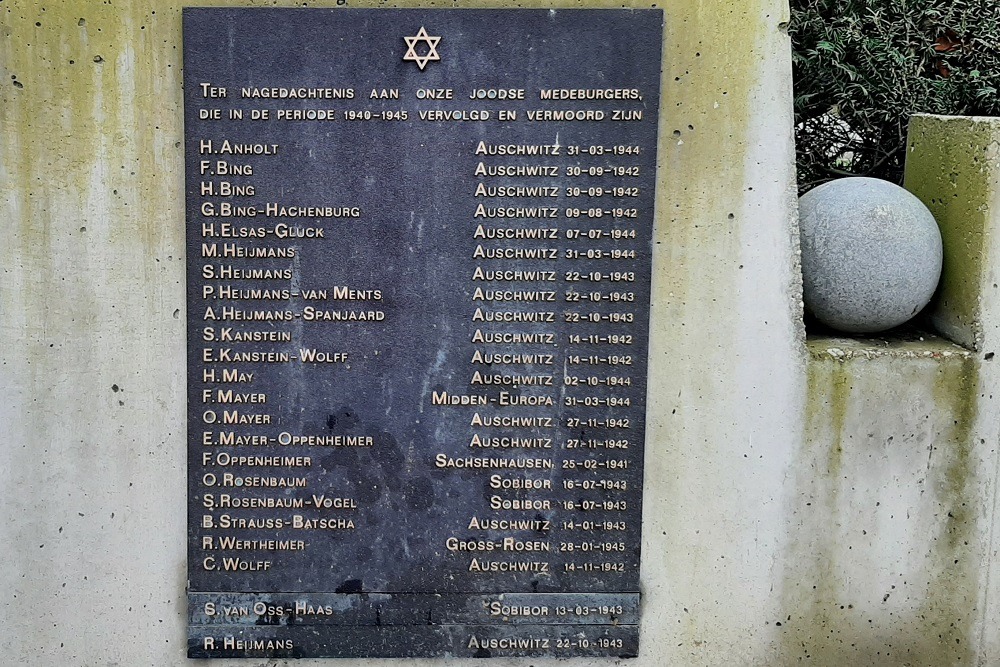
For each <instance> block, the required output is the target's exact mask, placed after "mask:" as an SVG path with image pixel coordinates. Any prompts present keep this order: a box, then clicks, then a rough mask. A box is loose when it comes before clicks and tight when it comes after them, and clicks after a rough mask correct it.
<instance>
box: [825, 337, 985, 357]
mask: <svg viewBox="0 0 1000 667" xmlns="http://www.w3.org/2000/svg"><path fill="white" fill-rule="evenodd" d="M806 349H807V350H808V352H809V359H810V360H811V361H826V360H831V359H832V360H836V361H850V360H852V359H868V360H872V359H882V358H893V359H953V358H956V357H957V358H960V359H971V358H972V356H973V354H972V353H971V352H969V351H968V350H966V349H965V348H963V347H961V346H959V345H956V344H955V343H952V342H951V341H949V340H946V339H944V338H941V337H940V336H935V335H933V334H928V333H924V332H921V331H916V330H907V331H904V332H902V333H897V334H895V335H893V336H884V337H882V336H877V337H868V338H843V337H839V336H810V337H809V338H808V339H807V340H806Z"/></svg>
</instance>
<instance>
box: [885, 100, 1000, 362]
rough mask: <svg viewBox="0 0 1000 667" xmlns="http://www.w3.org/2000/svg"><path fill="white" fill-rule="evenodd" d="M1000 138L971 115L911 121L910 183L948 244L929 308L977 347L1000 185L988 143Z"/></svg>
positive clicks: (947, 328) (954, 334) (945, 328)
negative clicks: (990, 235)
mask: <svg viewBox="0 0 1000 667" xmlns="http://www.w3.org/2000/svg"><path fill="white" fill-rule="evenodd" d="M995 142H996V137H995V136H994V133H993V131H992V127H991V126H989V125H987V124H985V123H977V122H976V121H975V120H974V119H971V118H964V119H955V118H948V119H942V118H939V117H933V116H918V117H914V118H913V119H912V120H911V121H910V132H909V138H908V153H907V159H906V172H905V179H904V182H905V187H906V189H907V190H909V191H910V192H912V193H913V194H915V195H916V196H917V197H918V198H919V199H920V200H921V201H922V202H923V203H924V205H925V206H927V208H928V209H930V211H931V213H933V214H934V218H935V219H936V220H937V222H938V227H939V228H940V230H941V237H942V241H943V244H944V263H943V266H942V274H941V283H940V286H939V288H938V293H937V294H936V295H935V298H934V302H933V303H932V304H931V305H930V306H929V311H930V312H931V313H932V318H933V319H934V321H935V324H936V325H937V326H939V327H940V328H941V330H942V332H943V333H945V334H946V335H948V336H949V337H951V338H953V339H955V340H956V341H957V342H959V343H961V344H963V345H966V346H968V347H970V348H974V349H978V347H979V346H980V345H981V343H982V341H981V338H982V326H981V323H980V311H981V304H980V283H981V282H982V280H983V279H984V278H983V275H982V273H983V266H984V253H985V252H986V250H987V248H986V245H985V244H986V234H987V233H989V231H990V230H989V229H988V227H989V225H988V222H989V215H990V211H989V209H990V206H991V204H992V200H993V197H994V196H995V187H996V184H995V183H991V182H990V179H991V175H992V174H993V170H994V169H995V166H994V165H991V164H989V162H988V161H989V160H990V159H992V158H991V151H989V150H988V148H989V147H990V146H991V144H995ZM993 152H995V151H993Z"/></svg>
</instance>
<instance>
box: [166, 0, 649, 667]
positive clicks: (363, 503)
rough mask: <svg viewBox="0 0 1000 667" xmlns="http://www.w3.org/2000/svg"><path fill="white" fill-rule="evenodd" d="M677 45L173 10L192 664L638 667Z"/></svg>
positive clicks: (577, 14)
mask: <svg viewBox="0 0 1000 667" xmlns="http://www.w3.org/2000/svg"><path fill="white" fill-rule="evenodd" d="M662 21H663V16H662V13H661V12H660V11H653V10H642V11H636V10H523V9H518V10H423V9H420V10H416V9H413V10H353V9H339V10H335V9H331V10H326V9H245V8H240V9H207V8H206V9H187V10H185V12H184V68H185V70H184V94H185V136H186V147H185V150H186V155H187V163H186V169H187V174H186V188H187V253H188V257H187V295H188V296H187V298H188V315H187V316H188V437H189V458H188V474H189V481H188V502H189V506H188V512H189V528H188V530H189V545H188V549H189V551H188V577H189V579H188V586H189V628H190V633H189V644H188V652H189V655H190V656H191V657H194V658H215V657H260V658H263V657H275V658H283V657H390V656H414V657H416V656H463V657H499V656H562V657H573V656H610V657H619V656H621V657H628V656H633V655H635V654H636V652H637V651H638V642H639V632H638V623H639V547H640V523H641V504H642V473H643V439H644V433H645V406H646V368H647V344H648V324H649V321H648V320H649V298H650V287H649V286H650V261H651V247H650V244H651V233H652V223H653V217H654V216H653V207H654V201H655V197H654V187H655V180H656V179H655V171H656V128H657V122H658V104H659V78H660V45H661V40H662V30H663V25H662Z"/></svg>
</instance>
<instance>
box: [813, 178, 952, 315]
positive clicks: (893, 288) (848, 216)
mask: <svg viewBox="0 0 1000 667" xmlns="http://www.w3.org/2000/svg"><path fill="white" fill-rule="evenodd" d="M799 231H800V237H801V243H802V288H803V297H804V300H805V305H806V309H807V310H808V311H809V312H810V313H812V314H813V315H814V316H815V317H816V319H817V320H819V321H820V322H822V323H823V324H826V325H827V326H829V327H831V328H833V329H837V330H839V331H845V332H849V333H876V332H878V331H884V330H886V329H891V328H892V327H895V326H899V325H900V324H903V323H904V322H906V321H907V320H909V319H911V318H912V317H913V316H914V315H916V314H917V313H918V312H920V310H921V309H922V308H923V307H924V306H926V305H927V302H928V301H930V299H931V297H932V296H933V295H934V290H935V289H936V288H937V284H938V280H939V279H940V277H941V259H942V248H941V232H940V230H939V229H938V226H937V223H936V222H935V220H934V216H933V215H931V212H930V211H928V210H927V207H926V206H924V204H923V203H922V202H921V201H920V200H919V199H917V198H916V197H915V196H914V195H912V194H910V193H909V192H907V191H906V190H904V189H903V188H901V187H899V186H898V185H895V184H893V183H889V182H888V181H881V180H878V179H875V178H842V179H839V180H836V181H831V182H829V183H826V184H824V185H821V186H819V187H817V188H814V189H812V190H810V191H809V192H807V193H806V194H804V195H803V196H802V197H800V198H799Z"/></svg>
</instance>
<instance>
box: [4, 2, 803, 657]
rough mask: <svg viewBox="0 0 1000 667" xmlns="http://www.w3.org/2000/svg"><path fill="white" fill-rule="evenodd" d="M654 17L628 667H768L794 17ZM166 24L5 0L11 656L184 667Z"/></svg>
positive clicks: (749, 9)
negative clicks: (651, 172) (648, 341)
mask: <svg viewBox="0 0 1000 667" xmlns="http://www.w3.org/2000/svg"><path fill="white" fill-rule="evenodd" d="M185 4H216V3H214V2H199V3H185ZM245 4H247V5H263V4H267V5H272V4H280V5H287V6H293V5H294V6H302V5H303V4H305V5H307V6H336V5H337V4H339V3H336V2H326V3H319V2H306V3H302V2H281V3H263V2H247V3H245ZM348 4H349V5H350V6H359V7H360V6H389V3H379V2H369V3H361V2H355V1H353V0H349V3H348ZM555 4H556V5H558V6H562V7H619V6H623V5H622V4H620V3H614V2H593V1H588V2H581V3H576V2H559V3H555ZM657 4H659V5H660V6H663V7H664V9H665V10H666V20H667V27H666V32H665V39H666V42H665V45H666V46H665V50H664V67H663V103H662V107H663V115H662V118H661V125H660V129H661V146H660V149H661V156H662V157H661V164H660V187H659V198H658V202H657V207H658V210H657V223H656V232H655V234H656V238H655V243H656V257H655V267H654V273H655V276H654V303H653V311H652V312H653V323H652V329H653V344H652V349H651V361H652V363H651V375H650V416H649V425H650V428H649V444H648V454H647V461H648V469H647V482H646V484H647V486H646V489H647V491H646V495H645V528H644V545H643V548H644V559H643V573H642V578H643V585H644V594H645V598H644V599H645V603H644V610H643V623H644V626H643V645H642V655H641V656H640V658H639V659H638V660H635V661H632V662H631V663H630V664H634V665H637V666H638V667H647V666H652V665H667V664H676V665H727V666H728V665H734V664H761V665H773V664H779V663H780V656H781V655H782V654H783V652H785V651H786V650H787V646H786V645H785V642H784V639H783V637H782V632H781V631H780V629H779V628H777V627H776V625H775V622H776V621H777V620H779V619H780V618H781V616H780V614H781V613H783V601H782V599H781V597H780V596H779V595H777V593H776V591H777V590H778V589H779V587H778V586H777V583H776V582H777V581H778V580H779V579H780V577H781V576H782V575H781V573H782V570H783V567H782V560H783V559H784V558H785V557H786V556H785V553H784V551H785V549H786V542H787V536H786V525H787V520H788V518H787V516H786V515H787V512H788V504H787V491H786V480H787V479H788V478H789V475H791V474H792V472H791V470H790V462H791V460H792V458H793V457H794V456H795V455H796V454H795V452H796V449H797V448H798V447H799V445H798V444H797V443H799V442H800V441H801V433H802V428H803V426H802V424H801V420H800V415H801V414H802V405H803V400H804V396H805V373H804V365H805V354H804V352H803V348H802V342H801V337H802V330H801V324H800V312H801V305H800V296H799V295H800V289H799V278H798V270H797V257H796V253H795V248H796V247H797V240H796V231H795V225H794V205H795V199H794V177H793V176H794V175H793V171H792V143H791V127H792V124H791V108H790V99H791V90H790V77H789V71H790V65H789V51H788V38H787V36H786V35H785V34H784V31H783V24H784V22H786V21H787V7H786V3H785V2H783V1H781V0H748V1H746V2H739V3H735V2H728V1H723V0H704V1H698V2H687V1H679V0H670V1H668V2H666V3H665V4H664V3H662V2H660V3H656V2H641V3H640V2H635V3H627V6H635V7H640V6H642V7H649V6H656V5H657ZM551 5H552V3H543V2H521V3H511V2H494V3H474V2H460V3H448V2H426V3H424V5H423V6H437V7H443V6H448V7H450V6H459V7H485V6H530V7H549V6H551ZM393 6H420V5H419V4H418V3H395V4H394V5H393ZM180 7H181V3H180V2H174V1H166V0H165V1H162V2H159V1H154V0H144V1H143V0H137V1H135V2H129V3H94V2H83V1H81V0H61V1H56V0H52V1H51V2H35V1H29V0H5V1H3V2H0V207H2V208H0V225H2V230H3V236H2V238H3V243H0V267H2V274H0V276H2V278H0V315H2V317H0V516H4V517H9V518H8V519H7V520H5V521H4V522H0V544H3V545H5V548H6V550H7V556H6V558H5V559H4V560H5V567H4V568H2V569H0V609H2V610H3V615H4V618H5V619H6V620H5V626H4V630H3V632H0V655H3V656H4V661H5V662H10V663H12V664H31V665H129V666H132V665H177V664H183V663H184V659H183V658H182V657H181V656H183V654H184V643H185V637H184V610H185V600H184V576H185V575H184V568H185V563H184V538H185V500H184V493H185V492H184V489H185V484H184V475H185V470H184V451H185V442H184V436H183V433H184V383H185V377H184V362H183V359H184V356H183V349H184V348H183V345H184V343H183V340H184V338H183V331H184V328H183V322H184V318H183V312H182V311H183V308H184V292H183V265H184V257H183V244H182V240H183V230H184V227H183V225H184V219H183V190H182V168H183V166H182V165H183V163H182V158H183V155H182V148H181V141H182V137H183V134H182V126H181V104H182V98H181V86H180V83H181V35H180ZM514 662H516V664H529V661H519V662H518V661H514ZM254 663H255V661H248V662H244V663H232V664H244V665H251V664H254ZM257 663H258V664H261V663H260V662H259V661H257ZM530 663H531V664H542V661H530ZM219 664H224V663H222V662H220V663H219ZM299 664H309V663H299ZM366 664H369V665H375V664H387V665H388V664H401V663H400V662H398V661H383V662H378V661H369V662H367V663H366ZM407 664H430V661H408V662H407ZM494 664H498V665H502V664H508V663H505V662H504V661H495V663H494ZM574 664H577V665H587V664H608V663H607V662H606V661H593V662H592V661H586V660H579V661H575V662H574Z"/></svg>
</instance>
